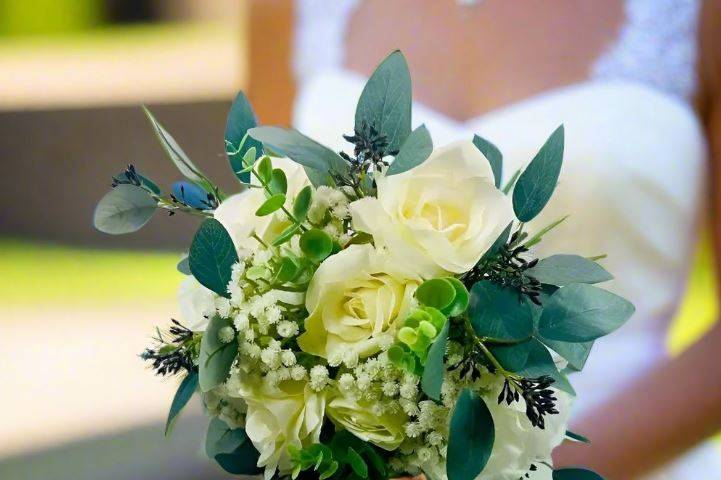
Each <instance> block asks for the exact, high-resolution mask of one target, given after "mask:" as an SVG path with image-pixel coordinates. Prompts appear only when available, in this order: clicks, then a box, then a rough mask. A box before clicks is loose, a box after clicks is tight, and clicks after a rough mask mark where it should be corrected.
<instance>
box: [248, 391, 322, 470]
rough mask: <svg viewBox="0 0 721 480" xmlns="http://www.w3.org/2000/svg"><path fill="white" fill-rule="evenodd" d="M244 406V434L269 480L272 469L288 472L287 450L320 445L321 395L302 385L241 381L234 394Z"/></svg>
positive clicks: (259, 465)
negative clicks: (256, 453)
mask: <svg viewBox="0 0 721 480" xmlns="http://www.w3.org/2000/svg"><path fill="white" fill-rule="evenodd" d="M238 394H239V396H240V398H242V399H243V400H244V401H245V403H246V404H247V412H246V416H245V433H246V434H247V435H248V438H250V440H251V442H253V446H255V448H256V450H258V452H259V453H260V456H259V458H258V467H265V478H266V479H270V478H271V477H273V475H274V474H275V471H276V469H277V470H278V471H279V472H280V473H281V475H287V474H289V473H290V470H291V469H292V466H293V465H292V463H291V459H290V452H289V451H288V447H289V446H290V445H294V446H296V447H298V448H305V447H308V446H310V445H312V444H314V443H318V442H319V441H320V430H321V427H322V426H323V416H324V414H325V404H326V394H325V392H320V393H318V392H314V391H313V390H312V389H311V388H310V387H309V386H308V383H307V382H305V381H296V380H286V381H283V382H280V383H279V384H278V385H277V386H271V385H269V384H268V382H263V381H260V380H259V379H257V378H254V379H250V378H248V379H244V381H243V382H241V388H240V390H239V392H238Z"/></svg>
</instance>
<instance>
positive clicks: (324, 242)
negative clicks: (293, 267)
mask: <svg viewBox="0 0 721 480" xmlns="http://www.w3.org/2000/svg"><path fill="white" fill-rule="evenodd" d="M300 249H301V250H302V251H303V253H304V254H305V255H306V256H307V257H308V258H310V259H311V260H313V261H315V262H320V261H322V260H323V259H325V258H326V257H327V256H328V255H330V254H331V252H332V251H333V239H332V238H330V235H328V234H327V233H325V232H324V231H323V230H318V229H315V228H314V229H312V230H308V231H307V232H305V233H303V235H301V236H300Z"/></svg>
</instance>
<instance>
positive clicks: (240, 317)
mask: <svg viewBox="0 0 721 480" xmlns="http://www.w3.org/2000/svg"><path fill="white" fill-rule="evenodd" d="M233 325H235V329H236V330H238V331H239V332H246V336H245V338H248V335H247V330H248V327H249V325H250V319H249V318H248V314H247V313H245V312H238V313H237V314H236V315H235V318H234V319H233Z"/></svg>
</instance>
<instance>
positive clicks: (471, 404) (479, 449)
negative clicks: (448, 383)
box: [446, 389, 496, 480]
mask: <svg viewBox="0 0 721 480" xmlns="http://www.w3.org/2000/svg"><path fill="white" fill-rule="evenodd" d="M495 436H496V431H495V426H494V424H493V417H492V416H491V412H490V410H488V406H487V405H486V403H485V402H484V401H483V399H482V398H481V397H479V396H478V395H477V394H475V393H474V392H473V391H471V390H469V389H465V390H463V391H462V392H461V395H460V396H459V397H458V401H456V405H455V407H453V416H452V417H451V423H450V433H449V438H448V457H447V461H446V473H447V474H448V480H473V479H475V478H476V477H477V476H478V475H479V474H480V473H481V472H482V471H483V469H484V468H485V467H486V464H487V463H488V460H489V459H490V458H491V451H492V450H493V443H494V442H495Z"/></svg>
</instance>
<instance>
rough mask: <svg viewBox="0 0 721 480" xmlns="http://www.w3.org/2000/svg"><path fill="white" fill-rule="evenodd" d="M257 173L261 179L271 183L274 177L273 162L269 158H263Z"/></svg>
mask: <svg viewBox="0 0 721 480" xmlns="http://www.w3.org/2000/svg"><path fill="white" fill-rule="evenodd" d="M256 173H257V174H258V176H259V177H260V179H261V180H262V181H263V182H265V183H268V182H270V179H271V177H272V176H273V162H271V160H270V157H269V156H267V155H266V156H265V157H263V159H262V160H261V161H260V162H259V163H258V167H257V168H256Z"/></svg>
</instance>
